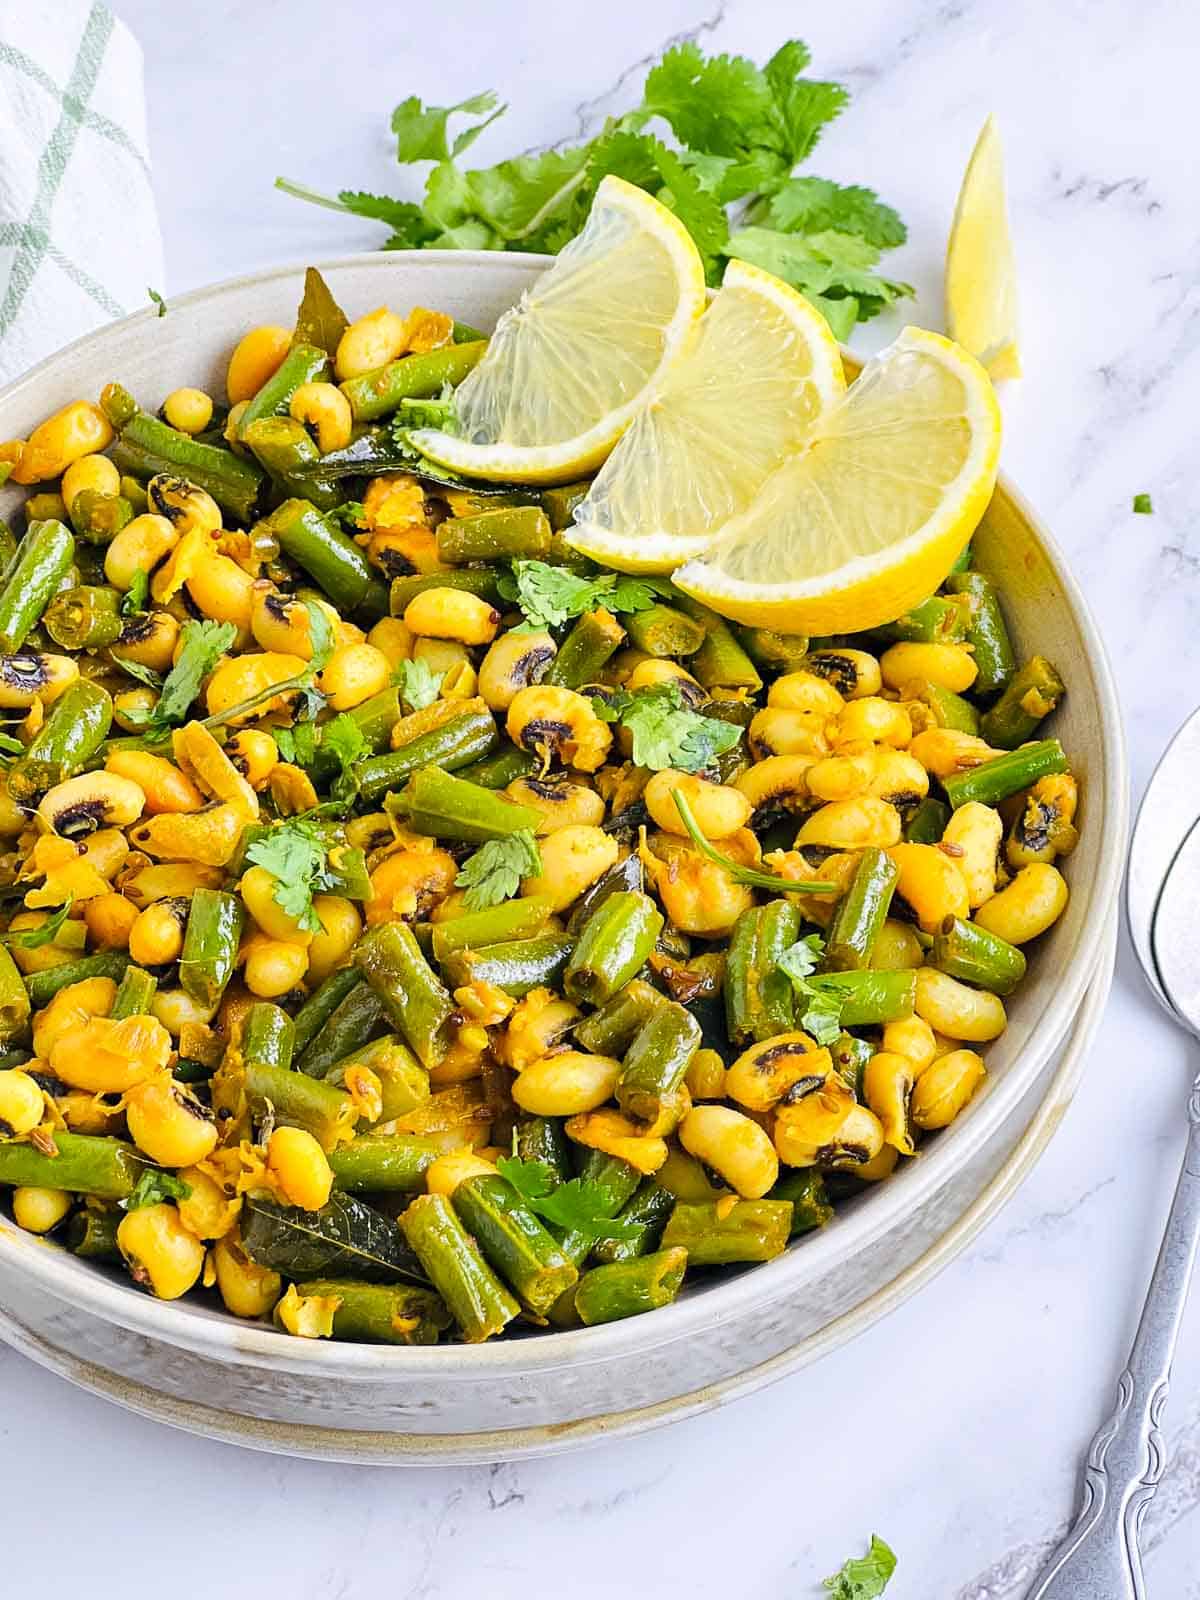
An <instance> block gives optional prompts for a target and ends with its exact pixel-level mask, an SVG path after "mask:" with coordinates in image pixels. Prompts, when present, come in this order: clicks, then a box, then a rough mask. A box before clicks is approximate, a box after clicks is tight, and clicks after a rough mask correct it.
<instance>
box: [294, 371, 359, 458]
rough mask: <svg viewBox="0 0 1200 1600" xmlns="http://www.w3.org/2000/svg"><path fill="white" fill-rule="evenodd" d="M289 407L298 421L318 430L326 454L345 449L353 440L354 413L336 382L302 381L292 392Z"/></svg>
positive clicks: (322, 448)
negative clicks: (351, 437) (351, 435)
mask: <svg viewBox="0 0 1200 1600" xmlns="http://www.w3.org/2000/svg"><path fill="white" fill-rule="evenodd" d="M288 411H289V413H290V414H291V415H292V416H293V417H295V419H296V421H297V422H305V423H308V424H310V425H311V426H312V427H314V428H315V429H316V430H317V444H318V446H319V447H320V451H321V454H322V455H328V453H329V452H330V451H331V450H342V449H344V448H345V447H346V445H348V444H349V443H350V434H351V431H352V429H353V425H354V416H353V413H352V412H351V410H350V402H349V400H347V399H346V396H345V395H344V394H343V393H342V391H341V390H340V389H339V388H338V387H337V386H336V385H335V384H332V383H302V384H301V385H300V387H299V388H298V389H297V390H296V392H295V394H294V395H293V396H292V399H291V404H290V405H289V406H288Z"/></svg>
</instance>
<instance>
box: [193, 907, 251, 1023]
mask: <svg viewBox="0 0 1200 1600" xmlns="http://www.w3.org/2000/svg"><path fill="white" fill-rule="evenodd" d="M243 920H244V914H243V910H242V901H241V897H240V896H239V895H236V894H231V893H228V892H227V891H226V890H224V889H196V890H195V891H194V892H193V894H192V906H191V910H190V911H189V912H188V920H187V929H186V930H185V932H184V935H183V951H182V953H181V954H180V957H179V983H180V987H181V988H182V989H183V992H184V993H185V994H188V995H190V996H191V997H192V999H193V1000H194V1001H195V1002H196V1004H197V1005H199V1006H204V1007H206V1008H207V1009H208V1010H212V1009H213V1008H214V1007H215V1006H216V1004H217V1002H218V1001H219V1000H220V998H221V996H222V995H223V994H224V993H225V986H226V984H227V983H228V982H229V980H230V978H232V977H233V971H234V968H235V967H236V965H237V955H238V944H239V942H240V940H241V937H242V923H243Z"/></svg>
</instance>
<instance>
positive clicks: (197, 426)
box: [163, 389, 213, 433]
mask: <svg viewBox="0 0 1200 1600" xmlns="http://www.w3.org/2000/svg"><path fill="white" fill-rule="evenodd" d="M212 414H213V403H212V396H211V395H207V394H205V392H204V390H203V389H172V391H171V393H170V394H169V395H168V396H167V398H166V399H165V400H164V401H163V416H164V417H165V418H166V420H167V421H168V422H169V423H170V424H171V426H172V427H173V428H178V429H179V431H180V433H203V432H204V430H205V428H207V427H208V425H209V423H210V422H211V421H212Z"/></svg>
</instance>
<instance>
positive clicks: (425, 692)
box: [392, 661, 446, 711]
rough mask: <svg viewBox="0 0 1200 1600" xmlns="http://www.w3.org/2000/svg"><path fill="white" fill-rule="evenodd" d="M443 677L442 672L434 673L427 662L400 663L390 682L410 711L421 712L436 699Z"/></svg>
mask: <svg viewBox="0 0 1200 1600" xmlns="http://www.w3.org/2000/svg"><path fill="white" fill-rule="evenodd" d="M445 676H446V674H445V673H444V672H436V671H435V670H434V669H433V668H432V667H431V666H430V665H429V663H428V661H402V662H401V663H400V665H399V666H398V667H397V668H396V671H395V673H394V674H393V677H392V682H393V683H394V684H395V685H396V687H397V688H398V689H399V690H400V698H401V700H403V702H404V704H405V705H406V706H407V707H408V709H409V710H410V711H423V710H424V709H425V707H426V706H431V705H432V704H433V702H434V701H435V700H436V699H437V697H438V692H439V690H440V689H441V687H442V679H443V678H444V677H445Z"/></svg>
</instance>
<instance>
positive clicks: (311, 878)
mask: <svg viewBox="0 0 1200 1600" xmlns="http://www.w3.org/2000/svg"><path fill="white" fill-rule="evenodd" d="M246 859H247V860H248V861H251V862H253V863H254V865H255V866H256V867H264V868H265V869H266V871H268V872H269V873H270V874H271V876H272V877H273V878H274V879H275V889H274V898H275V903H276V905H277V906H279V908H280V910H281V911H285V912H286V913H287V915H288V916H289V917H293V918H295V920H296V922H297V923H298V924H299V925H300V927H301V928H303V929H305V931H306V932H308V933H320V931H321V919H320V918H319V917H318V916H317V913H316V912H315V911H314V910H313V895H314V894H320V893H321V892H322V891H323V890H325V889H328V888H330V887H331V886H332V884H333V882H334V880H333V879H332V878H331V877H330V875H329V870H328V859H327V856H326V853H325V845H324V841H323V840H322V838H321V834H320V832H319V831H318V830H317V829H316V828H314V827H313V825H312V824H311V823H310V822H303V821H301V820H299V819H297V818H292V819H291V820H290V821H288V822H281V823H278V824H277V825H276V826H275V827H273V828H272V829H271V831H270V833H268V834H266V835H265V837H263V838H261V839H255V840H254V842H253V843H252V844H251V845H250V846H249V847H248V848H247V850H246Z"/></svg>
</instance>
